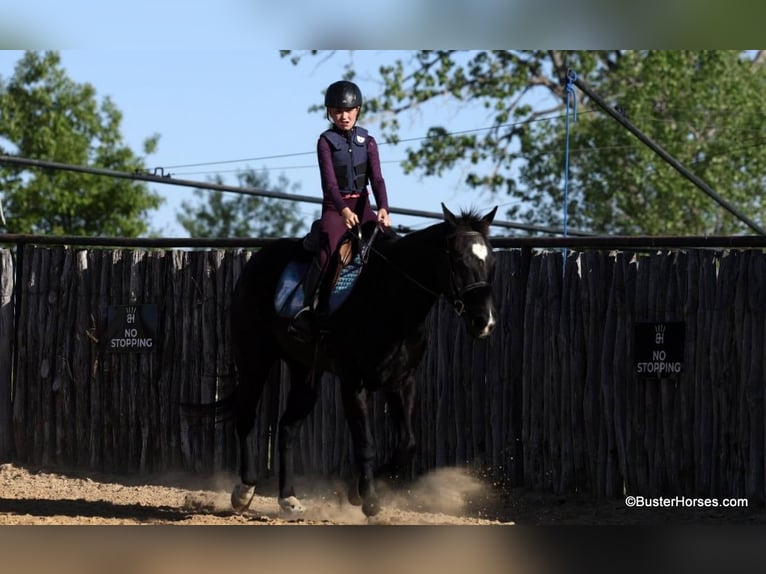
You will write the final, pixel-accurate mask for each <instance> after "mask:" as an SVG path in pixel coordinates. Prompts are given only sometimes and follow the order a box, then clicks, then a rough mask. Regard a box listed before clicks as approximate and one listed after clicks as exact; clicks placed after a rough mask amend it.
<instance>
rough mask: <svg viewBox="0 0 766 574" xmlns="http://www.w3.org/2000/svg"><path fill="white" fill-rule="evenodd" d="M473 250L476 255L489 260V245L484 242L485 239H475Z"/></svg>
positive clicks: (483, 259)
mask: <svg viewBox="0 0 766 574" xmlns="http://www.w3.org/2000/svg"><path fill="white" fill-rule="evenodd" d="M471 251H472V252H473V254H474V255H476V257H478V258H479V259H481V260H482V261H486V260H487V255H488V254H489V250H488V249H487V246H486V245H485V244H484V242H483V241H475V242H474V244H473V245H471Z"/></svg>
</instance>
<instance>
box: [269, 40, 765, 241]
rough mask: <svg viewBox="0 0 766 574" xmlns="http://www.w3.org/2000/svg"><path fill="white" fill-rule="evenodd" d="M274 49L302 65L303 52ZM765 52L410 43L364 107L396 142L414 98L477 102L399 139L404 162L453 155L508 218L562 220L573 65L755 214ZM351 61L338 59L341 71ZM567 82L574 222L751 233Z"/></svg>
mask: <svg viewBox="0 0 766 574" xmlns="http://www.w3.org/2000/svg"><path fill="white" fill-rule="evenodd" d="M316 53H317V52H311V54H316ZM283 55H285V56H288V55H289V56H290V59H291V61H292V62H293V63H294V64H299V63H300V62H301V61H302V60H304V59H305V57H307V55H308V54H307V53H297V54H296V53H291V52H285V53H284V54H283ZM764 60H766V57H764V55H763V53H762V52H736V51H589V52H580V51H573V52H562V51H556V50H549V51H542V50H536V51H474V52H459V51H418V52H411V53H410V54H409V55H408V56H407V57H406V58H399V59H396V61H394V62H392V63H391V64H390V65H385V66H382V67H381V68H380V70H379V72H380V77H381V79H382V84H383V88H382V92H381V93H380V94H378V95H377V96H376V97H373V98H368V99H367V103H366V106H365V108H366V113H371V114H375V115H376V117H377V119H378V120H379V121H380V125H381V129H382V131H383V138H385V139H388V141H391V142H394V143H395V142H397V141H398V131H399V126H400V121H401V119H402V118H403V117H405V116H406V115H407V114H411V113H412V112H414V111H415V110H417V109H418V108H421V107H423V106H427V105H432V104H437V103H439V102H441V101H443V100H444V99H449V100H451V101H453V102H458V103H460V105H463V106H466V107H471V108H472V109H473V110H474V111H476V110H477V109H478V110H482V109H483V110H484V113H485V117H486V119H487V123H486V124H484V125H479V126H477V129H476V130H475V131H470V132H467V133H466V132H464V133H451V131H450V129H449V127H448V126H445V125H436V126H431V127H429V129H428V130H427V132H426V137H425V138H424V139H423V140H422V141H421V143H420V144H418V145H419V147H410V148H408V149H407V159H406V160H405V162H404V168H405V171H408V172H419V173H421V174H423V175H427V176H440V175H442V174H443V173H444V172H445V171H447V170H450V169H453V168H455V167H460V168H462V169H464V170H465V171H466V172H467V176H466V179H465V183H466V185H468V186H470V187H471V188H475V189H476V190H477V192H478V191H489V192H492V193H500V194H507V195H508V196H509V201H508V204H509V205H510V207H508V208H507V216H508V217H509V218H511V219H522V220H525V221H527V222H529V223H534V224H544V225H560V224H561V222H562V219H563V215H562V206H563V203H564V198H563V192H564V177H563V176H564V159H565V158H564V156H565V141H566V130H565V125H566V124H565V120H566V114H565V111H566V99H565V96H566V78H567V73H568V71H569V70H570V69H571V70H574V71H576V72H577V74H578V76H579V77H580V78H581V79H583V80H584V81H585V82H586V83H587V84H588V85H589V86H590V87H591V88H592V89H593V91H595V92H596V93H598V94H599V95H600V96H601V97H602V98H603V99H605V100H607V101H608V102H609V103H610V105H614V106H619V107H620V109H621V110H623V111H624V113H625V114H627V116H628V118H629V119H630V121H631V122H632V123H634V124H635V125H636V126H637V127H639V129H641V130H642V131H643V132H644V133H646V134H647V135H648V136H649V137H650V138H652V139H654V140H655V141H656V142H658V143H659V144H660V145H661V146H662V147H664V148H665V149H666V150H667V151H668V152H670V153H671V154H672V155H673V156H674V157H676V158H677V159H678V160H679V161H680V162H681V163H682V164H684V165H686V166H687V167H688V168H689V169H690V170H691V171H692V172H694V173H695V174H696V175H697V176H699V177H700V178H701V179H702V180H704V181H706V182H707V183H708V184H709V185H710V186H711V187H712V188H713V189H715V190H716V191H717V192H718V193H719V194H720V195H721V196H723V197H724V198H725V199H727V200H728V201H729V202H730V203H732V204H734V205H735V206H737V207H738V208H739V209H740V210H741V211H743V212H744V213H747V214H748V216H749V217H751V218H752V219H754V220H755V221H758V222H762V223H766V198H765V195H764V193H763V191H764V183H765V181H764V175H763V174H764V173H766V169H765V168H766V145H764V143H765V142H764V140H763V130H764V119H765V118H764V111H763V110H764V103H765V100H766V95H765V94H766V90H765V88H766V67H765V66H764V65H763V63H764ZM355 73H356V70H355V69H354V68H353V63H351V64H349V67H348V76H349V77H354V75H355ZM576 93H577V96H578V99H579V106H578V108H579V109H578V112H579V113H578V119H577V122H576V123H573V122H571V116H570V157H569V164H570V173H569V176H570V177H569V186H568V189H569V198H568V199H569V202H568V217H569V224H570V225H571V226H572V227H577V228H581V229H591V230H593V231H597V232H601V233H649V234H662V233H668V234H703V233H734V232H740V233H741V232H752V231H751V230H750V229H749V228H748V227H746V226H745V224H743V223H742V222H740V221H739V220H738V219H736V218H735V217H734V216H732V215H731V214H729V213H728V212H727V211H725V210H724V209H723V208H721V207H720V206H719V205H718V204H717V203H715V202H714V201H713V200H712V199H711V198H709V197H708V196H707V195H706V194H704V193H703V192H702V191H701V190H699V189H697V188H696V187H695V186H694V185H693V184H691V183H690V182H688V181H687V180H686V179H684V178H683V177H682V176H681V175H680V174H678V173H677V172H676V171H675V170H674V169H673V168H672V167H670V166H669V165H667V164H666V163H665V162H664V161H663V160H662V159H661V158H659V157H658V156H657V155H656V154H655V153H654V152H652V151H651V150H650V149H649V148H648V147H646V146H644V144H642V143H641V142H639V141H638V140H637V139H636V138H635V137H634V136H632V135H631V134H630V133H629V132H628V131H627V130H626V129H625V128H624V127H622V126H621V125H619V124H618V123H617V122H615V121H614V119H612V118H611V117H609V116H608V115H606V114H605V113H604V112H603V111H602V110H600V109H599V108H598V107H597V106H596V105H595V104H594V103H592V102H590V101H589V100H588V98H587V97H586V96H585V95H584V94H583V93H581V92H580V91H579V90H576ZM485 127H486V129H478V128H485Z"/></svg>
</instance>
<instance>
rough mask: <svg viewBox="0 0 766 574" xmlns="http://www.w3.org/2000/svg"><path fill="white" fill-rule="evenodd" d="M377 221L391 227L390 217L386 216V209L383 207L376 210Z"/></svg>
mask: <svg viewBox="0 0 766 574" xmlns="http://www.w3.org/2000/svg"><path fill="white" fill-rule="evenodd" d="M378 223H380V224H381V225H383V226H384V227H391V219H390V218H389V217H388V211H386V210H385V209H379V210H378Z"/></svg>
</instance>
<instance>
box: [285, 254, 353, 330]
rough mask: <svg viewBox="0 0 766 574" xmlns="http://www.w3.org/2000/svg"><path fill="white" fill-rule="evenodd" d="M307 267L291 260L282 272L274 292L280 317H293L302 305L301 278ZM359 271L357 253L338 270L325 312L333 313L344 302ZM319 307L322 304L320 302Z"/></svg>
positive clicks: (305, 264)
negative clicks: (338, 273)
mask: <svg viewBox="0 0 766 574" xmlns="http://www.w3.org/2000/svg"><path fill="white" fill-rule="evenodd" d="M307 269H308V264H307V263H299V262H296V261H291V262H290V263H288V264H287V266H286V267H285V270H284V271H283V272H282V276H281V277H280V278H279V281H278V282H277V288H276V291H275V293H274V309H275V310H276V312H277V315H279V316H280V317H286V318H290V317H294V316H295V314H296V313H297V312H298V311H300V309H301V307H303V278H304V276H305V275H306V270H307ZM361 271H362V259H361V257H359V255H358V254H357V255H355V256H354V258H353V259H352V260H351V262H350V263H349V264H348V265H346V266H345V267H344V268H343V269H341V271H340V275H339V276H338V281H336V283H335V285H334V287H333V289H332V292H331V293H330V300H329V301H328V305H327V312H328V313H329V314H332V313H334V312H335V311H336V310H337V309H339V308H340V306H341V305H343V303H345V301H346V299H347V298H348V296H349V295H350V294H351V291H352V290H353V288H354V285H355V284H356V280H357V279H358V278H359V274H360V273H361ZM321 307H322V304H321V303H320V308H321Z"/></svg>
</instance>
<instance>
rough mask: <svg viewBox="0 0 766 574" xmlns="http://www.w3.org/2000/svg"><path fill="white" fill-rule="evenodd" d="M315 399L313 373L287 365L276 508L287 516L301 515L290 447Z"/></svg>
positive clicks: (302, 509)
mask: <svg viewBox="0 0 766 574" xmlns="http://www.w3.org/2000/svg"><path fill="white" fill-rule="evenodd" d="M317 376H321V375H317ZM316 398H317V391H316V388H315V385H314V377H313V375H312V373H311V372H310V371H309V370H308V369H306V368H305V367H302V366H300V365H295V364H293V365H290V393H289V394H288V397H287V407H286V408H285V412H284V413H283V414H282V417H281V418H280V420H279V506H280V508H282V510H284V511H285V512H288V513H290V514H296V513H301V512H303V511H304V507H303V505H302V504H301V503H300V501H299V500H298V498H297V497H296V496H295V484H294V477H295V470H294V459H293V444H294V442H295V437H296V436H297V435H298V430H299V429H300V425H301V423H302V422H303V421H304V420H305V418H306V417H307V416H308V415H309V413H311V411H312V410H313V408H314V405H315V404H316Z"/></svg>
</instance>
